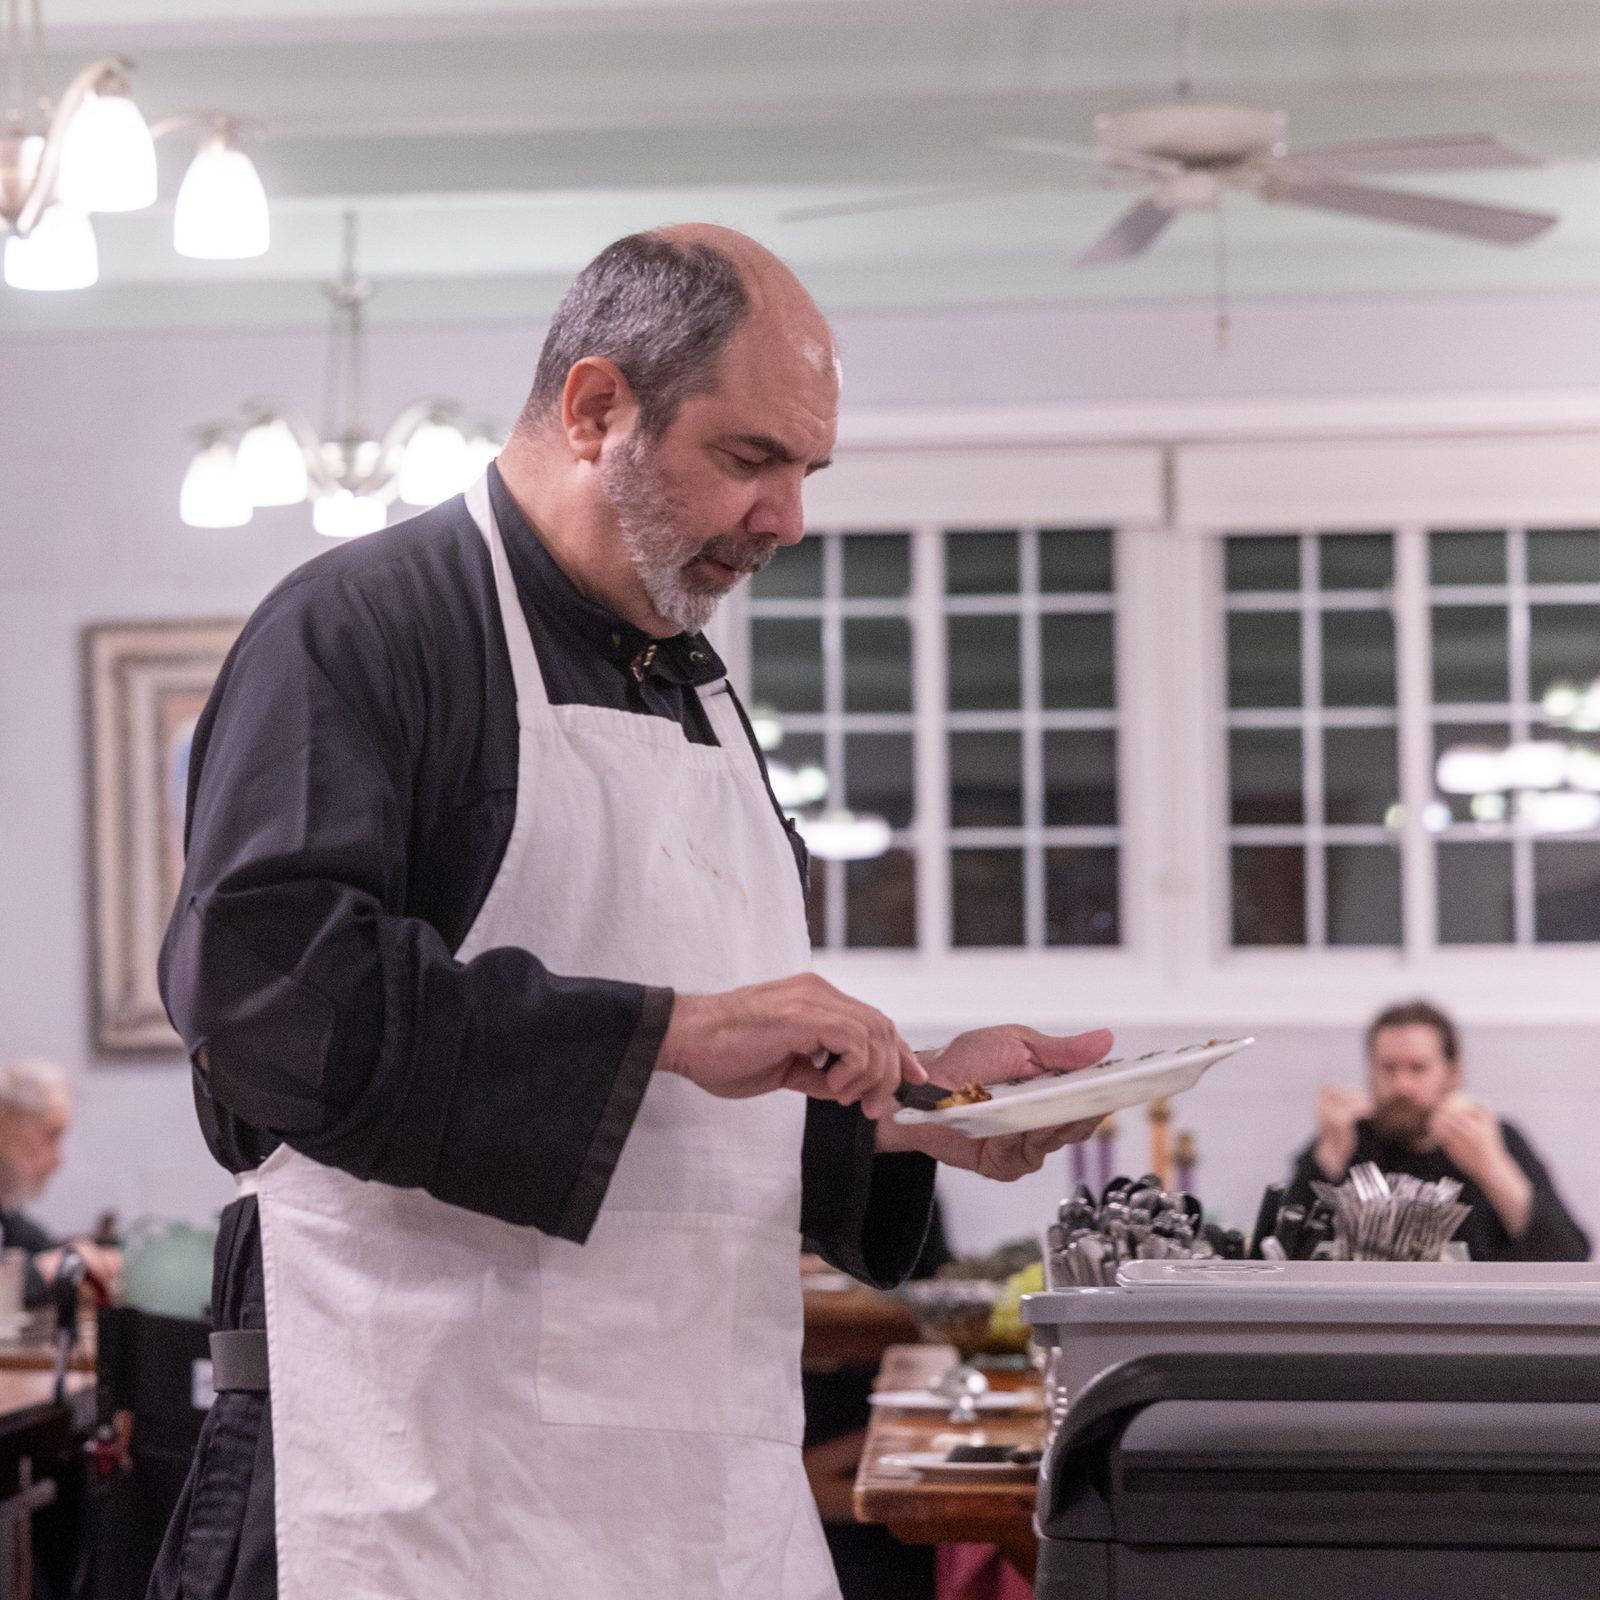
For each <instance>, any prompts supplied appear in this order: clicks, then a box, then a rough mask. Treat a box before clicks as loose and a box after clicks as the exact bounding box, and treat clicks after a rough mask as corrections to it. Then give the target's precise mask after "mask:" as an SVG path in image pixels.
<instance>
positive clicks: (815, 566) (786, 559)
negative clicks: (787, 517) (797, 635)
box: [750, 533, 827, 600]
mask: <svg viewBox="0 0 1600 1600" xmlns="http://www.w3.org/2000/svg"><path fill="white" fill-rule="evenodd" d="M825 538H827V535H826V534H822V533H808V534H807V535H806V536H805V538H804V539H802V540H801V541H800V543H799V544H796V545H791V546H789V548H788V549H786V550H780V551H779V552H778V553H777V554H776V555H775V556H774V557H773V558H772V560H771V561H769V562H768V563H767V564H766V566H765V567H763V568H762V569H761V571H760V572H758V573H757V574H756V575H755V577H753V578H752V579H751V580H750V593H751V596H752V597H753V598H754V599H757V600H796V599H806V598H808V597H809V596H812V595H820V594H821V593H822V541H823V540H824V539H825Z"/></svg>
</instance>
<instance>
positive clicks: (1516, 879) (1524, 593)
mask: <svg viewBox="0 0 1600 1600" xmlns="http://www.w3.org/2000/svg"><path fill="white" fill-rule="evenodd" d="M1506 579H1507V584H1506V587H1507V590H1508V597H1509V600H1510V604H1509V605H1508V606H1507V607H1506V658H1507V659H1506V665H1507V667H1508V669H1509V672H1510V678H1511V742H1512V744H1513V745H1515V744H1518V743H1520V742H1522V741H1524V740H1526V739H1527V738H1529V736H1530V734H1531V732H1532V719H1531V718H1530V717H1529V715H1528V698H1529V674H1528V647H1529V627H1528V622H1529V613H1528V545H1527V538H1526V534H1525V531H1524V530H1523V529H1522V528H1508V529H1506ZM1511 896H1512V899H1511V926H1512V933H1513V937H1514V938H1515V940H1516V942H1517V943H1518V944H1532V943H1533V941H1534V917H1533V838H1532V836H1531V835H1530V834H1528V833H1526V832H1525V831H1523V830H1522V829H1520V828H1519V829H1518V830H1517V831H1516V833H1515V835H1514V836H1513V838H1512V841H1511Z"/></svg>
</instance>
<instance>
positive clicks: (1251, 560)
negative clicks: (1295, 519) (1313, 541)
mask: <svg viewBox="0 0 1600 1600" xmlns="http://www.w3.org/2000/svg"><path fill="white" fill-rule="evenodd" d="M1226 564H1227V572H1228V590H1229V593H1231V594H1253V593H1260V592H1261V591H1262V590H1267V589H1298V588H1299V587H1300V540H1299V538H1298V537H1297V536H1296V535H1295V534H1292V533H1291V534H1273V535H1271V536H1270V537H1268V538H1264V539H1245V538H1234V539H1229V540H1228V542H1227V554H1226Z"/></svg>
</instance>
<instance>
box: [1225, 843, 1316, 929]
mask: <svg viewBox="0 0 1600 1600" xmlns="http://www.w3.org/2000/svg"><path fill="white" fill-rule="evenodd" d="M1233 942H1234V943H1235V944H1236V945H1252V944H1304V943H1305V942H1306V857H1305V851H1304V850H1302V849H1301V848H1300V847H1299V845H1276V844H1242V845H1235V846H1234V847H1233Z"/></svg>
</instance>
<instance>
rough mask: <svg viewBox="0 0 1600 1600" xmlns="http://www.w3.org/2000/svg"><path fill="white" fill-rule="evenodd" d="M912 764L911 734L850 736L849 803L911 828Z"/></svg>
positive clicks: (846, 750)
mask: <svg viewBox="0 0 1600 1600" xmlns="http://www.w3.org/2000/svg"><path fill="white" fill-rule="evenodd" d="M911 763H912V757H911V735H910V734H909V733H852V734H848V735H846V737H845V741H844V771H845V804H846V805H847V806H848V807H849V808H850V809H851V810H852V811H870V812H874V813H876V814H877V815H878V816H880V817H882V818H883V819H884V820H885V821H886V822H887V823H888V824H889V826H890V827H891V828H909V827H910V826H911V821H912V814H913V801H912V795H913V793H914V784H913V777H912V764H911ZM852 942H854V941H852Z"/></svg>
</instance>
